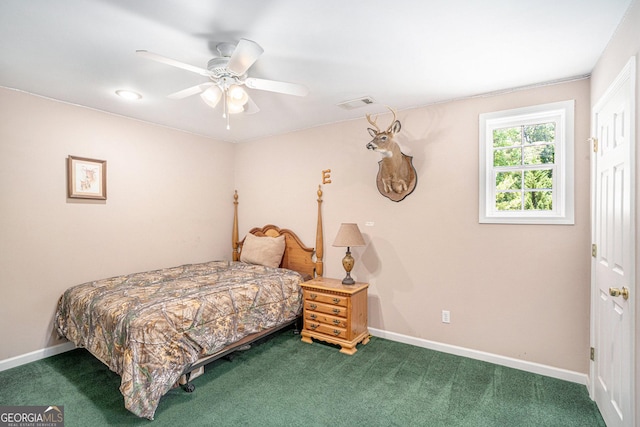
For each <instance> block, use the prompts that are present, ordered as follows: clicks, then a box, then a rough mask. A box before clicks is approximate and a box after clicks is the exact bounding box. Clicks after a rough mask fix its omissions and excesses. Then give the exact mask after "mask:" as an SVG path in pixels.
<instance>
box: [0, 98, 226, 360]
mask: <svg viewBox="0 0 640 427" xmlns="http://www.w3.org/2000/svg"><path fill="white" fill-rule="evenodd" d="M139 108H143V105H142V106H140V107H139ZM0 111H2V115H1V116H0V289H1V291H2V297H1V298H0V324H1V325H2V327H1V328H0V342H2V345H1V346H0V360H3V359H7V358H10V357H12V356H17V355H22V354H26V353H29V352H32V351H36V350H40V349H43V348H45V347H49V346H52V345H55V344H59V343H60V341H58V340H57V339H55V338H54V334H53V326H52V325H53V324H52V319H53V314H54V310H55V305H56V301H57V299H58V297H59V296H60V294H61V293H62V292H63V291H64V290H65V289H66V288H67V287H69V286H71V285H74V284H78V283H82V282H85V281H88V280H92V279H97V278H101V277H110V276H112V275H118V274H124V273H130V272H135V271H142V270H147V269H153V268H159V267H167V266H171V265H178V264H181V263H189V262H197V261H205V260H210V259H221V258H227V259H228V258H229V257H230V252H231V244H230V241H231V225H232V215H233V209H232V189H233V170H232V167H233V165H232V163H233V162H232V160H233V145H232V144H228V143H219V142H216V141H212V140H210V139H207V138H202V137H198V136H194V135H191V134H186V133H183V132H178V131H175V130H171V129H167V128H163V127H159V126H153V125H149V124H146V123H143V122H139V121H135V120H131V119H127V118H123V117H119V116H114V115H110V114H105V113H102V112H99V111H95V110H90V109H87V108H82V107H77V106H73V105H68V104H63V103H60V102H55V101H52V100H48V99H43V98H40V97H36V96H32V95H28V94H25V93H21V92H17V91H13V90H7V89H3V88H0ZM68 155H75V156H83V157H90V158H97V159H103V160H106V161H107V175H108V176H107V180H108V187H107V195H108V199H107V201H106V202H96V201H92V202H77V201H72V200H69V199H67V197H66V175H65V173H66V172H65V162H66V158H67V156H68Z"/></svg>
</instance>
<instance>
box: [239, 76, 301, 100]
mask: <svg viewBox="0 0 640 427" xmlns="http://www.w3.org/2000/svg"><path fill="white" fill-rule="evenodd" d="M244 84H245V85H246V86H247V87H248V88H251V89H258V90H267V91H269V92H278V93H285V94H287V95H295V96H307V94H308V93H309V89H307V87H306V86H304V85H301V84H297V83H287V82H277V81H275V80H265V79H256V78H254V77H249V78H247V79H246V80H245V81H244Z"/></svg>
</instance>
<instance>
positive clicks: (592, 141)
mask: <svg viewBox="0 0 640 427" xmlns="http://www.w3.org/2000/svg"><path fill="white" fill-rule="evenodd" d="M589 142H591V143H592V144H593V152H594V153H597V152H598V138H589Z"/></svg>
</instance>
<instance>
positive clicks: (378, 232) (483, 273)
mask: <svg viewBox="0 0 640 427" xmlns="http://www.w3.org/2000/svg"><path fill="white" fill-rule="evenodd" d="M567 99H575V101H576V104H575V105H576V125H575V131H576V132H575V140H576V144H575V182H576V188H575V200H576V204H575V208H576V221H575V225H572V226H562V225H554V226H545V225H489V224H483V225H480V224H478V115H479V114H481V113H486V112H490V111H497V110H503V109H509V108H516V107H522V106H528V105H535V104H542V103H548V102H555V101H562V100H567ZM589 109H590V98H589V80H580V81H575V82H570V83H564V84H558V85H552V86H546V87H540V88H535V89H530V90H525V91H518V92H513V93H509V94H502V95H497V96H488V97H478V98H474V99H468V100H462V101H457V102H450V103H444V104H439V105H433V106H428V107H424V108H417V109H413V110H408V111H401V112H399V118H400V120H401V122H402V126H403V128H402V131H401V133H400V134H399V137H400V142H401V145H402V147H403V150H404V152H405V153H406V154H410V155H412V156H413V157H414V165H415V167H416V169H417V171H418V184H417V187H416V189H415V191H414V193H413V194H411V195H409V196H408V197H407V198H406V199H405V200H404V201H401V202H399V203H395V202H392V201H390V200H388V199H386V198H385V197H383V196H382V195H380V193H379V192H378V190H377V188H376V185H375V176H376V173H377V170H378V165H377V162H378V160H379V156H378V155H377V154H376V153H374V152H371V151H367V150H366V149H365V144H366V143H367V142H368V140H369V139H370V138H369V135H368V133H367V131H366V128H367V126H368V124H367V122H366V120H365V119H364V117H363V118H362V119H359V120H355V121H349V122H343V123H338V124H332V125H328V126H322V127H317V128H313V129H308V130H304V131H300V132H296V133H291V134H288V135H284V136H277V137H271V138H265V139H262V140H258V141H255V142H251V143H243V144H239V145H238V146H237V147H236V151H235V154H236V168H235V184H236V187H237V189H238V192H239V194H240V232H241V234H242V233H244V232H246V231H247V230H248V228H250V227H252V226H254V225H256V224H261V223H265V222H273V223H275V224H278V225H280V226H286V227H289V228H293V229H294V230H299V231H300V234H301V237H302V238H303V240H304V241H305V242H308V244H310V245H313V242H314V240H313V239H314V234H313V233H314V231H315V208H316V202H315V199H316V196H315V189H316V187H317V185H318V184H319V183H320V181H321V171H322V170H323V169H331V171H332V172H331V180H332V183H331V184H328V185H325V186H323V189H324V196H325V197H324V200H325V201H324V204H323V214H324V218H325V221H324V226H325V236H324V237H325V242H326V256H325V273H326V274H325V275H326V276H333V277H343V275H344V271H343V270H342V266H341V263H340V260H341V258H342V256H343V255H344V250H343V249H340V248H333V247H331V243H332V242H333V239H334V238H335V234H336V232H337V230H338V227H339V225H340V223H341V222H356V223H358V224H359V226H360V229H361V231H362V232H363V233H364V235H365V240H366V242H367V243H368V245H367V246H366V247H364V248H354V249H353V250H352V252H353V254H354V257H355V258H356V266H355V269H354V272H353V275H354V277H355V278H356V280H361V281H368V282H370V284H371V287H370V293H369V311H370V314H369V322H370V326H371V327H373V328H377V329H380V330H384V331H388V332H395V333H398V334H404V335H408V336H410V337H415V338H422V339H426V340H432V341H436V342H441V343H445V344H451V345H455V346H461V347H466V348H470V349H474V350H479V351H484V352H489V353H495V354H498V355H502V356H507V357H513V358H517V359H522V360H525V361H532V362H537V363H541V364H545V365H550V366H553V367H557V368H563V369H568V370H572V371H576V372H581V373H587V372H588V366H589V365H588V354H589V285H590V278H589V265H590V264H589V262H590V237H589V234H590V231H589V230H590V225H589V146H588V144H587V143H586V142H585V141H586V139H587V138H588V136H589V135H588V130H589ZM363 116H364V113H363ZM389 120H390V115H388V114H387V115H385V116H381V117H380V119H379V120H378V121H379V123H384V126H386V124H387V123H388V121H389ZM255 207H259V209H255ZM367 222H373V223H374V225H373V226H366V225H365V223H367ZM442 310H450V312H451V323H450V324H448V325H446V324H443V323H441V311H442Z"/></svg>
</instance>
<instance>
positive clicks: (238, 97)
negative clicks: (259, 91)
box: [228, 85, 249, 106]
mask: <svg viewBox="0 0 640 427" xmlns="http://www.w3.org/2000/svg"><path fill="white" fill-rule="evenodd" d="M228 93H229V103H230V104H235V105H238V106H243V105H244V104H246V103H247V101H249V95H247V92H245V90H244V89H242V88H241V87H240V86H238V85H231V86H230V87H229V92H228Z"/></svg>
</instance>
